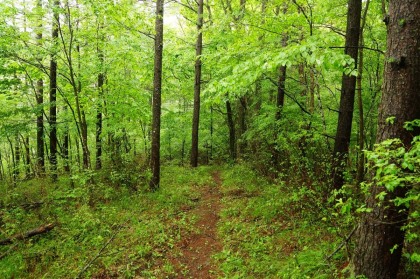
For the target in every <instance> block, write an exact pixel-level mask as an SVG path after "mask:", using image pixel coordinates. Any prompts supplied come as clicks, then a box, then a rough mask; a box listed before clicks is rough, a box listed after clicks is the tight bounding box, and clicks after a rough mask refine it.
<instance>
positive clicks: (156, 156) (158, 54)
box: [149, 0, 164, 191]
mask: <svg viewBox="0 0 420 279" xmlns="http://www.w3.org/2000/svg"><path fill="white" fill-rule="evenodd" d="M163 2H164V0H157V1H156V21H155V61H154V76H153V101H152V150H151V155H150V168H151V170H152V178H151V180H150V183H149V187H150V189H151V190H152V191H155V190H157V189H158V188H159V183H160V116H161V102H162V100H161V93H162V54H163Z"/></svg>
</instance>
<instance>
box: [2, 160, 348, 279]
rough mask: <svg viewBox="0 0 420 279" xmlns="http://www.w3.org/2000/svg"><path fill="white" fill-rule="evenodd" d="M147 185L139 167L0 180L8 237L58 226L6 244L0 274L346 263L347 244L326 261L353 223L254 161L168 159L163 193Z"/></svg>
mask: <svg viewBox="0 0 420 279" xmlns="http://www.w3.org/2000/svg"><path fill="white" fill-rule="evenodd" d="M140 179H141V177H140ZM142 185H143V184H141V183H140V184H139V174H138V173H137V170H136V169H134V168H133V170H131V169H128V168H127V169H124V170H120V171H115V170H112V169H108V170H106V169H105V170H104V171H103V172H102V173H86V174H78V175H74V176H72V177H64V176H62V177H61V178H60V180H59V182H58V184H53V183H51V182H49V181H48V179H34V180H30V181H22V182H19V183H18V185H16V186H12V185H8V184H1V183H0V192H1V193H4V195H2V196H0V240H2V239H4V238H7V237H10V236H12V237H13V236H14V235H18V234H22V233H25V232H27V231H30V230H31V229H34V228H38V227H40V226H42V225H45V224H54V226H55V227H54V228H53V229H52V230H50V231H48V232H47V233H45V234H42V235H38V236H34V237H31V238H30V239H24V240H21V239H20V240H19V239H16V240H13V241H12V242H13V243H12V244H11V245H4V246H1V245H0V278H97V279H105V278H139V279H140V278H158V279H160V278H173V279H178V278H179V279H184V278H185V279H189V278H192V279H196V278H197V279H198V278H200V279H207V278H337V277H339V276H340V273H338V271H337V270H338V269H337V268H342V267H343V266H345V265H346V262H347V257H346V256H347V253H346V250H345V249H342V250H340V251H338V252H337V253H335V254H334V255H333V257H331V259H328V260H326V258H327V257H328V255H331V253H332V252H333V251H334V250H335V248H336V247H337V246H339V244H340V243H342V240H343V239H344V238H345V237H346V235H347V234H348V231H349V230H350V228H348V227H345V226H343V225H342V223H340V222H342V220H340V218H341V217H340V216H339V215H334V214H333V215H332V214H331V212H328V211H326V210H325V207H324V206H323V205H322V204H321V202H320V201H321V199H319V197H318V196H317V191H316V189H314V188H313V186H311V185H303V184H302V185H299V186H291V185H298V182H291V181H288V183H286V182H283V181H280V180H278V181H270V180H267V179H266V178H264V177H262V176H260V175H259V174H258V173H256V172H255V171H254V170H252V168H251V167H249V166H246V165H235V166H228V165H226V166H203V167H199V168H196V169H191V168H184V167H179V166H165V167H164V168H163V169H162V179H161V188H160V189H159V190H158V191H156V192H149V191H148V190H147V186H146V184H144V186H142ZM142 187H143V188H142ZM337 211H338V212H339V211H340V208H338V209H337Z"/></svg>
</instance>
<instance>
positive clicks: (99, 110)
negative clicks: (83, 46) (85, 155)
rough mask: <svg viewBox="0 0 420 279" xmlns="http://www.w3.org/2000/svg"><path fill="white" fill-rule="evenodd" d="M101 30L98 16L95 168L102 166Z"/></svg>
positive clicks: (102, 82)
mask: <svg viewBox="0 0 420 279" xmlns="http://www.w3.org/2000/svg"><path fill="white" fill-rule="evenodd" d="M102 30H103V18H99V17H98V29H97V32H98V38H97V40H98V46H97V52H98V59H99V63H100V68H101V71H100V73H99V74H98V103H97V105H96V106H97V107H96V135H95V142H96V163H95V168H96V169H97V170H99V169H101V168H102V139H101V137H102V109H103V105H102V103H103V98H104V89H103V86H104V82H105V73H104V59H105V58H104V53H103V49H102V47H101V44H103V43H104V41H105V37H104V35H103V34H102V32H103V31H102Z"/></svg>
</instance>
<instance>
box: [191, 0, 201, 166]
mask: <svg viewBox="0 0 420 279" xmlns="http://www.w3.org/2000/svg"><path fill="white" fill-rule="evenodd" d="M203 6H204V4H203V0H198V10H197V16H198V19H197V31H198V36H197V43H196V46H195V55H196V58H195V59H196V60H195V82H194V112H193V123H192V137H191V162H190V163H191V166H192V167H197V165H198V128H199V125H200V91H201V53H202V51H203V33H202V28H203Z"/></svg>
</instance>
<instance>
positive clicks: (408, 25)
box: [353, 0, 420, 279]
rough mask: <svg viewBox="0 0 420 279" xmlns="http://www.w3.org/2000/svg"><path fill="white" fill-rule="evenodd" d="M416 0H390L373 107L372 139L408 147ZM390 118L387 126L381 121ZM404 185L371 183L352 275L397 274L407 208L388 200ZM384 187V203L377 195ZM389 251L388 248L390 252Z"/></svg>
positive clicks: (413, 113) (414, 92)
mask: <svg viewBox="0 0 420 279" xmlns="http://www.w3.org/2000/svg"><path fill="white" fill-rule="evenodd" d="M419 38H420V1H418V0H404V1H397V0H390V1H389V24H388V40H387V55H386V59H385V61H386V64H385V81H384V92H383V95H382V100H381V104H380V107H379V119H378V133H377V138H376V142H378V143H379V142H382V141H384V140H386V139H392V138H400V139H401V140H402V142H403V144H404V146H405V147H406V148H407V149H408V148H410V144H411V141H412V139H413V136H415V135H418V130H417V131H415V132H413V131H407V130H405V129H404V128H403V125H404V123H405V122H406V121H412V120H414V119H420V91H419V88H420V79H419V77H420V67H419V66H420V55H419V50H420V40H419ZM389 117H395V121H394V123H393V124H389V123H387V119H388V118H389ZM408 188H409V187H408V186H404V187H397V188H396V189H395V191H394V192H388V191H387V190H386V189H385V188H384V187H383V186H380V185H373V186H372V187H371V188H370V194H369V196H368V199H367V208H372V209H373V210H372V212H371V213H366V215H365V216H364V217H363V218H362V220H361V222H360V224H359V230H358V241H357V245H356V249H355V253H354V257H353V263H354V266H355V273H356V275H362V274H363V275H365V276H366V277H367V278H369V279H387V278H397V273H398V268H399V264H400V260H401V252H402V247H403V243H404V232H403V231H402V230H401V227H402V226H404V225H405V223H406V221H407V214H408V212H407V210H408V209H407V208H405V207H404V206H400V207H397V206H396V205H395V204H394V202H393V200H394V199H395V198H397V197H404V196H405V195H406V192H407V190H408ZM382 191H385V192H386V193H387V194H386V196H385V198H384V201H381V202H379V201H378V199H377V198H376V197H377V194H378V193H380V192H382ZM395 245H397V247H396V248H395ZM391 249H393V252H392V253H391Z"/></svg>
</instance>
